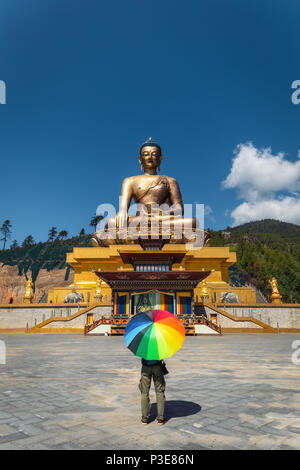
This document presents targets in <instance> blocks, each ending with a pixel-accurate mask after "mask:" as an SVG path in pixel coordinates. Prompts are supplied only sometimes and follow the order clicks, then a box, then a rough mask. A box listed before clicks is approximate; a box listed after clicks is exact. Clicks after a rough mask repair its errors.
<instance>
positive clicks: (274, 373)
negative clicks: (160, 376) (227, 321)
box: [0, 334, 300, 450]
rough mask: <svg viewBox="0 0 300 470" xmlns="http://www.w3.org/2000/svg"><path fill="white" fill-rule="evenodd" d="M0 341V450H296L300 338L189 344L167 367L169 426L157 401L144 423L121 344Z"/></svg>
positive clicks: (133, 369)
mask: <svg viewBox="0 0 300 470" xmlns="http://www.w3.org/2000/svg"><path fill="white" fill-rule="evenodd" d="M0 340H2V341H5V343H6V352H7V358H6V364H5V365H3V364H0V398H1V400H0V450H2V449H15V450H17V449H116V450H118V449H120V450H121V449H122V450H123V449H130V450H132V449H135V450H136V449H137V450H138V449H149V450H153V449H168V450H169V449H170V450H171V449H180V450H194V449H200V450H201V449H300V364H299V365H295V364H293V362H292V360H291V357H292V353H293V351H294V350H293V349H292V343H293V341H294V340H298V341H299V345H300V335H296V334H280V335H272V334H268V335H262V334H257V335H255V334H253V335H250V334H241V335H224V336H221V337H207V336H204V337H188V338H187V339H186V341H185V343H184V346H183V348H182V349H181V350H180V351H179V352H178V353H177V354H176V355H175V356H174V357H173V358H171V359H168V360H167V366H168V369H169V372H170V373H169V375H168V376H167V377H166V381H167V388H166V398H167V404H166V418H167V422H166V424H165V425H164V426H159V425H157V423H156V422H155V411H156V406H155V395H154V393H153V392H152V401H153V402H154V404H152V408H151V411H152V414H151V419H150V421H151V422H150V424H149V425H147V426H143V425H142V424H141V423H140V392H139V390H138V387H137V386H138V382H139V375H140V360H139V359H138V358H136V357H134V356H133V355H132V353H131V352H130V351H128V350H127V349H126V347H125V346H124V339H123V337H99V336H98V337H97V336H92V337H84V336H81V335H45V334H44V335H42V334H39V335H25V334H1V335H0ZM299 356H300V355H299Z"/></svg>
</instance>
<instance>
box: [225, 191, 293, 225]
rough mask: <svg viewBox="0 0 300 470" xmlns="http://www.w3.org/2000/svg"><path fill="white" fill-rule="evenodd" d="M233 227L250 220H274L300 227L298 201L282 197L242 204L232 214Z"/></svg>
mask: <svg viewBox="0 0 300 470" xmlns="http://www.w3.org/2000/svg"><path fill="white" fill-rule="evenodd" d="M231 217H232V218H233V226H235V225H241V224H244V223H246V222H250V221H251V220H262V219H276V220H281V221H283V222H291V223H294V224H299V225H300V199H299V198H295V197H284V198H283V199H270V200H262V201H258V202H254V203H253V202H243V203H242V204H240V205H239V206H237V207H236V208H235V209H234V210H233V211H232V212H231Z"/></svg>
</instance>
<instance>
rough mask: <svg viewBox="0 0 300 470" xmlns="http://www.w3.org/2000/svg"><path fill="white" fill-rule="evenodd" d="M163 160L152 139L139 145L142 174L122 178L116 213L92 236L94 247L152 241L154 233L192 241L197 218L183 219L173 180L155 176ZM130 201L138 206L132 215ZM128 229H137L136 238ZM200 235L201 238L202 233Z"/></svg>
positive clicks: (163, 236)
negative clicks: (143, 238)
mask: <svg viewBox="0 0 300 470" xmlns="http://www.w3.org/2000/svg"><path fill="white" fill-rule="evenodd" d="M162 158H163V157H162V152H161V147H160V146H159V145H158V144H157V143H156V142H154V141H153V140H152V139H151V138H149V139H148V140H147V141H146V142H145V143H144V144H142V146H141V148H140V152H139V156H138V159H139V162H140V166H141V170H142V171H143V174H141V175H137V176H130V177H129V178H125V179H124V181H123V184H122V191H121V197H120V207H119V212H118V213H117V215H116V217H115V218H109V219H108V220H107V223H106V226H105V229H104V230H99V231H97V232H95V233H94V234H93V236H92V239H91V242H92V244H93V245H94V246H99V245H100V246H107V245H110V244H112V243H137V239H138V237H143V236H144V237H146V238H147V237H148V238H151V235H153V234H155V235H158V237H161V238H163V239H168V238H169V240H170V241H171V242H173V243H174V242H175V243H178V242H179V243H180V242H181V243H185V242H187V241H191V234H192V235H193V234H194V233H196V230H197V227H198V222H197V219H195V218H192V217H188V218H184V217H183V203H182V197H181V192H180V188H179V184H178V182H177V181H176V179H174V178H172V177H170V176H167V175H158V173H157V170H160V165H161V162H162ZM132 199H133V200H134V201H135V203H136V204H137V207H138V210H137V212H136V215H135V216H129V215H128V209H129V206H130V203H131V201H132ZM131 227H134V229H136V228H139V229H140V232H139V236H137V235H136V236H134V234H133V232H130V228H131ZM166 227H169V231H168V230H166ZM200 232H202V236H203V234H204V231H203V230H201V231H200ZM135 233H136V232H135ZM205 233H206V232H205ZM187 234H189V236H187ZM153 238H157V236H156V237H155V236H154V237H153Z"/></svg>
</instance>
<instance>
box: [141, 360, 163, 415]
mask: <svg viewBox="0 0 300 470" xmlns="http://www.w3.org/2000/svg"><path fill="white" fill-rule="evenodd" d="M152 378H153V382H154V387H155V393H156V402H157V419H164V411H165V393H164V392H165V388H166V383H165V378H164V375H163V373H162V370H161V366H160V365H159V364H158V365H155V366H142V375H141V380H140V383H139V389H140V391H141V408H142V419H148V418H149V415H150V398H149V391H150V387H151V379H152Z"/></svg>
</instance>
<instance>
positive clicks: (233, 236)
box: [210, 219, 300, 303]
mask: <svg viewBox="0 0 300 470" xmlns="http://www.w3.org/2000/svg"><path fill="white" fill-rule="evenodd" d="M210 234H211V246H222V245H223V246H224V245H229V246H230V247H231V249H232V250H234V251H236V253H237V264H236V266H235V267H233V269H231V272H232V275H233V278H234V279H235V281H236V283H237V284H238V282H240V284H243V283H245V282H251V283H252V284H254V285H255V286H256V287H257V288H258V289H260V290H261V292H262V293H263V294H264V295H265V296H266V297H269V296H270V294H271V288H270V285H269V283H268V280H269V279H271V277H273V276H275V277H276V279H277V281H278V287H279V290H280V293H281V295H282V296H283V301H284V302H297V303H300V227H299V226H298V225H294V224H289V223H285V222H279V221H277V220H272V219H266V220H261V221H257V222H250V223H247V224H244V225H241V226H238V227H233V228H231V227H228V228H227V229H226V231H222V230H220V231H216V232H215V231H210Z"/></svg>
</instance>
